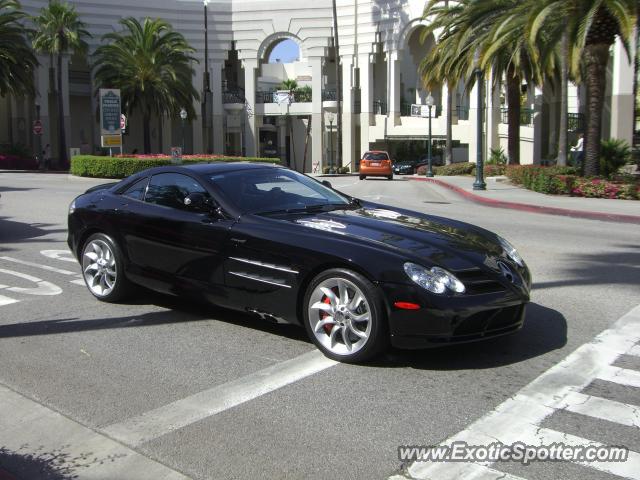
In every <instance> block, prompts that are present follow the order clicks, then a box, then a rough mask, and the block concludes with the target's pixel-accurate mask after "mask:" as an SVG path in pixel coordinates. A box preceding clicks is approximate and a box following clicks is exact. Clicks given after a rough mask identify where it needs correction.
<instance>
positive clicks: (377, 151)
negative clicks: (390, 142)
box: [364, 150, 389, 155]
mask: <svg viewBox="0 0 640 480" xmlns="http://www.w3.org/2000/svg"><path fill="white" fill-rule="evenodd" d="M364 153H365V155H366V154H367V153H386V154H387V155H389V152H386V151H385V150H369V151H367V152H364Z"/></svg>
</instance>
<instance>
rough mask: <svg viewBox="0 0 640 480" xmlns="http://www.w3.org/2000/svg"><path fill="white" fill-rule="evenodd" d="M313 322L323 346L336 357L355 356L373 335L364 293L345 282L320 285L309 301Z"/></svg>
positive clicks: (329, 279) (351, 283) (331, 281)
mask: <svg viewBox="0 0 640 480" xmlns="http://www.w3.org/2000/svg"><path fill="white" fill-rule="evenodd" d="M308 313H309V322H310V326H311V330H312V331H313V334H314V335H315V337H316V339H317V340H318V341H319V342H320V344H321V345H322V346H323V347H325V348H326V349H327V350H329V351H330V352H331V353H333V354H336V355H352V354H354V353H356V352H357V351H358V350H360V349H361V348H362V347H364V346H365V344H366V343H367V341H368V340H369V336H370V334H371V308H370V307H369V302H368V301H367V298H366V297H365V295H364V293H362V290H360V288H358V287H357V286H356V285H355V284H354V283H353V282H351V281H349V280H347V279H344V278H328V279H326V280H323V281H322V282H320V283H319V284H318V285H317V286H316V288H315V289H314V290H313V292H312V293H311V297H310V298H309V312H308Z"/></svg>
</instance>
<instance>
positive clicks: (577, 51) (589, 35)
mask: <svg viewBox="0 0 640 480" xmlns="http://www.w3.org/2000/svg"><path fill="white" fill-rule="evenodd" d="M527 4H528V6H529V10H530V16H529V21H528V26H529V29H530V33H529V40H530V42H531V43H532V44H535V43H536V40H537V39H538V38H539V37H540V36H541V35H545V36H546V40H547V42H549V43H550V44H559V43H560V42H561V41H562V37H563V35H566V36H567V38H568V43H569V53H568V55H569V70H570V72H571V75H572V76H573V77H574V78H575V79H576V80H578V81H583V82H584V83H585V84H586V87H587V125H586V132H585V156H584V173H585V175H589V176H590V175H597V174H598V169H599V158H600V145H601V140H602V110H603V106H604V95H605V90H606V82H607V76H606V74H607V63H608V60H609V49H610V48H611V46H612V45H613V43H614V42H615V39H616V37H619V38H620V39H621V40H622V42H623V44H624V46H625V48H626V50H627V54H628V55H629V56H630V48H629V40H630V39H631V36H632V34H633V29H634V27H635V25H636V20H637V14H638V2H637V0H529V1H528V2H527Z"/></svg>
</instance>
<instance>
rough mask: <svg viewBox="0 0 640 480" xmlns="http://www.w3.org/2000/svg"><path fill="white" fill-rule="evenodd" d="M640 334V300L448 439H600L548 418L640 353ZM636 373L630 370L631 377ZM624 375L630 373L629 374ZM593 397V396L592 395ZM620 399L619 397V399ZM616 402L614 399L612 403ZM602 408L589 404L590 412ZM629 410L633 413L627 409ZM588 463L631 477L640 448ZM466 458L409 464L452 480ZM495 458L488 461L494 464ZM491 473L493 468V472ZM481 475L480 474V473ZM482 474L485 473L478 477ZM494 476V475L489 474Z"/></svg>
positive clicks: (417, 474) (413, 471)
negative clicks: (620, 458) (623, 457)
mask: <svg viewBox="0 0 640 480" xmlns="http://www.w3.org/2000/svg"><path fill="white" fill-rule="evenodd" d="M639 340H640V305H639V306H637V307H636V308H634V309H633V310H631V311H630V312H629V313H627V314H626V315H624V316H623V317H622V318H620V319H619V320H618V321H617V322H616V323H615V324H614V325H613V326H612V327H611V328H609V329H607V330H605V331H604V332H602V333H601V334H599V335H598V336H597V337H596V338H594V339H593V341H591V342H590V343H588V344H585V345H583V346H581V347H580V348H578V349H577V350H575V351H574V352H573V353H571V354H570V355H569V356H567V357H566V358H565V359H564V360H562V361H561V362H560V363H558V364H556V365H554V366H553V367H551V368H550V369H549V370H547V371H546V372H544V373H543V374H542V375H540V376H539V377H538V378H537V379H535V380H534V381H533V382H531V383H530V384H528V385H527V386H525V387H524V388H523V389H521V390H520V391H519V392H518V393H517V394H516V395H515V396H514V397H512V398H510V399H508V400H506V401H505V402H503V403H502V404H500V405H499V406H498V407H496V408H495V409H494V410H493V411H491V412H489V413H488V414H486V415H485V416H483V417H482V418H480V419H479V420H477V421H476V422H474V423H473V424H471V425H470V426H469V427H468V428H467V429H466V430H463V431H462V432H459V433H457V434H455V435H453V436H451V437H450V438H448V439H447V440H446V441H444V442H442V444H444V445H450V444H451V443H453V442H456V441H466V442H467V443H469V444H472V445H487V446H488V445H490V444H491V443H494V442H496V441H499V442H502V443H504V444H507V445H509V444H513V443H514V442H524V443H533V444H534V445H551V444H552V443H554V442H564V443H567V444H575V445H588V444H592V445H594V444H595V445H599V444H598V443H597V442H594V441H592V440H589V439H584V438H580V437H575V436H572V435H569V434H566V433H563V432H555V431H553V430H550V429H545V428H541V427H540V424H541V423H542V421H543V420H544V419H545V418H547V417H548V416H550V415H551V414H553V413H554V412H556V411H558V410H560V409H562V408H563V407H565V406H567V404H568V403H571V404H572V405H574V406H573V408H576V409H579V407H577V406H575V402H571V400H572V399H573V400H577V397H575V394H576V393H577V392H580V391H581V390H582V389H584V388H585V387H586V386H587V385H589V383H591V382H592V381H593V380H594V379H595V378H601V377H603V376H607V375H609V376H611V374H612V373H614V372H616V371H614V370H612V367H611V364H612V363H613V362H614V361H615V360H616V359H617V358H618V357H619V356H620V355H623V354H634V355H635V354H639V353H640V347H638V346H637V345H635V344H636V343H638V341H639ZM629 376H632V377H633V375H627V377H629ZM623 378H625V377H624V376H623ZM591 398H593V397H591ZM590 401H591V406H592V407H594V406H596V407H597V408H598V409H599V408H601V407H602V403H597V402H596V400H590ZM616 403H617V402H616ZM609 405H611V404H609ZM621 405H622V406H623V407H621V408H618V410H617V413H616V418H617V420H623V419H622V418H618V417H619V416H624V414H623V413H622V410H626V407H628V406H627V405H624V404H621V403H619V404H618V405H617V407H620V406H621ZM594 412H595V413H602V412H598V411H597V410H594V409H593V408H592V409H590V410H589V413H588V414H589V415H594V414H595V413H594ZM580 413H581V414H585V413H586V410H585V411H582V412H580ZM627 413H629V412H628V411H627ZM636 420H637V414H636V415H634V416H632V417H629V419H626V420H624V421H625V422H626V424H629V422H630V421H636ZM581 464H582V465H585V466H587V467H590V468H593V469H596V470H600V471H605V472H609V473H612V474H614V475H619V476H622V477H625V478H628V479H640V454H638V453H636V452H629V458H628V460H627V461H626V462H624V463H611V462H609V463H602V462H593V463H581ZM464 465H466V464H464V463H452V462H449V463H443V462H414V463H413V464H411V465H410V466H409V468H408V472H409V474H410V475H411V478H416V479H428V478H429V479H434V478H437V479H438V480H446V479H456V478H466V477H464V476H462V477H460V475H459V473H460V472H462V469H463V468H464ZM489 465H490V464H485V465H483V466H484V467H488V466H489ZM489 473H490V472H489ZM474 478H475V477H474ZM478 478H482V477H478ZM489 478H491V477H489Z"/></svg>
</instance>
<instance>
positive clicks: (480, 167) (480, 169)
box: [473, 50, 487, 190]
mask: <svg viewBox="0 0 640 480" xmlns="http://www.w3.org/2000/svg"><path fill="white" fill-rule="evenodd" d="M474 65H475V76H476V85H477V87H478V112H477V117H476V123H477V127H478V131H477V134H476V136H477V142H476V144H477V150H476V181H475V182H474V183H473V189H474V190H486V189H487V184H486V183H485V182H484V160H483V156H482V135H483V128H482V127H483V125H482V123H483V115H482V104H483V92H482V91H483V88H482V87H483V85H482V83H483V82H484V75H483V74H482V69H481V68H480V52H479V51H478V50H476V54H475V57H474Z"/></svg>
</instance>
